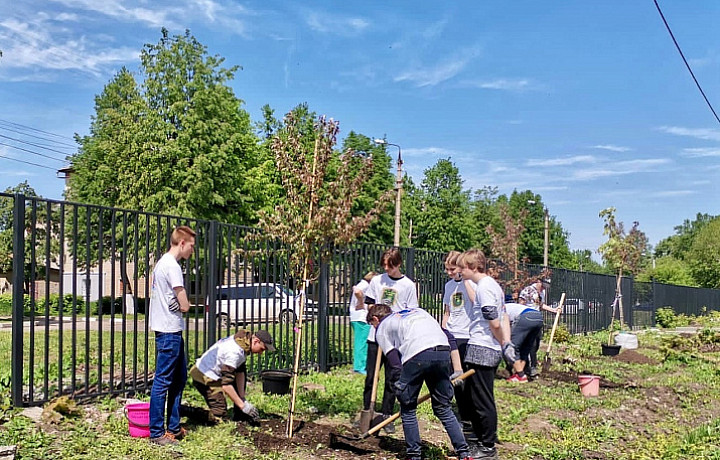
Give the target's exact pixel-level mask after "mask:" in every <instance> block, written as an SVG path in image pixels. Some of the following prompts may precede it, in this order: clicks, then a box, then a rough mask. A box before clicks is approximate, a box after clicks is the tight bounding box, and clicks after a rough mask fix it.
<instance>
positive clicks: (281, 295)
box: [205, 283, 317, 326]
mask: <svg viewBox="0 0 720 460" xmlns="http://www.w3.org/2000/svg"><path fill="white" fill-rule="evenodd" d="M209 306H210V301H209V299H206V305H205V313H206V317H207V315H209V312H210V307H209ZM216 314H217V318H218V320H219V321H220V323H221V324H222V325H223V326H226V325H227V324H232V325H235V324H238V325H245V324H250V323H260V322H275V321H279V322H281V323H290V324H292V323H294V322H295V321H297V319H298V317H299V314H300V298H299V297H298V295H297V294H296V293H295V292H294V291H292V290H291V289H289V288H287V287H285V286H283V285H281V284H277V283H253V284H237V285H232V286H219V287H218V288H217V302H216ZM315 316H317V303H316V302H314V301H312V300H307V301H306V302H305V311H304V314H303V319H304V320H305V321H308V320H312V319H314V318H315Z"/></svg>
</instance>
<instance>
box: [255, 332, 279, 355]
mask: <svg viewBox="0 0 720 460" xmlns="http://www.w3.org/2000/svg"><path fill="white" fill-rule="evenodd" d="M255 337H257V338H258V339H260V341H261V342H262V343H264V344H265V349H266V350H267V351H270V352H273V351H275V345H274V343H275V341H274V340H273V338H272V336H271V335H270V333H269V332H268V331H265V330H259V331H255Z"/></svg>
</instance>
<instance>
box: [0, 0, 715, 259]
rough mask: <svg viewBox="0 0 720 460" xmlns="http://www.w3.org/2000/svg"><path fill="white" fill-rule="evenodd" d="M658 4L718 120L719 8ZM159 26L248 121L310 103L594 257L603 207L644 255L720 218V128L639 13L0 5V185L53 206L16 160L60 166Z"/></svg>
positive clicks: (48, 185) (413, 164) (550, 7)
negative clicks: (226, 83)
mask: <svg viewBox="0 0 720 460" xmlns="http://www.w3.org/2000/svg"><path fill="white" fill-rule="evenodd" d="M659 2H660V5H661V7H662V9H663V12H664V13H665V16H666V18H667V20H668V22H669V24H670V26H671V28H672V30H673V32H674V33H675V36H676V38H677V40H678V42H679V43H680V46H681V47H682V49H683V51H684V53H685V56H686V57H687V58H688V60H689V62H690V64H691V66H692V68H693V71H694V72H695V75H696V76H697V78H698V80H699V81H700V83H701V85H702V86H703V89H704V90H705V92H706V94H707V96H708V98H709V100H710V101H711V102H712V103H713V104H714V105H715V108H716V110H720V78H718V76H719V75H720V28H718V27H717V23H718V20H720V2H717V1H715V0H698V1H693V2H686V1H680V0H659ZM161 27H166V28H168V29H169V30H170V32H171V33H173V34H179V33H182V32H183V31H184V30H185V29H186V28H188V29H190V31H191V32H192V33H193V35H195V36H196V37H197V38H198V40H200V42H202V43H203V44H205V45H206V46H208V49H209V52H210V53H211V54H219V55H221V56H223V57H225V58H226V63H227V64H228V65H236V64H237V65H240V66H242V70H240V71H238V73H237V74H236V78H235V80H234V81H233V82H232V86H233V88H234V90H235V93H236V95H237V96H238V97H240V98H241V99H243V100H244V101H245V108H246V109H247V110H248V111H249V112H250V115H251V117H252V118H253V120H259V119H260V107H262V106H263V105H264V104H270V106H271V107H273V108H274V109H275V110H276V112H277V113H278V114H282V113H285V112H286V111H288V110H289V109H291V108H292V107H293V106H295V105H297V104H298V103H301V102H307V103H308V104H309V106H310V108H311V109H312V110H314V111H316V112H317V113H319V114H326V115H327V116H329V117H332V118H335V119H337V120H340V123H341V125H340V126H341V129H342V131H341V134H342V133H344V134H347V133H348V132H349V131H350V130H354V131H356V132H360V133H363V134H365V135H368V136H371V137H383V136H386V137H387V139H388V141H389V142H393V143H396V144H399V145H400V146H402V153H403V159H404V161H405V167H406V170H407V171H408V173H409V174H410V175H411V176H412V177H413V178H414V179H415V181H416V182H419V181H420V180H421V179H422V174H423V171H424V170H425V169H426V168H428V167H430V166H432V165H433V164H434V163H435V162H436V161H437V160H438V159H441V158H450V159H451V160H452V161H453V162H454V163H455V164H456V165H457V166H458V167H459V169H460V172H461V175H462V177H463V179H464V180H465V185H466V187H467V188H472V189H477V188H480V187H482V186H485V185H491V186H497V187H498V188H499V190H500V192H501V193H510V192H512V190H513V189H518V190H525V189H528V188H529V189H531V190H533V191H534V192H536V193H539V194H541V195H542V197H543V200H544V201H545V203H546V204H547V206H548V208H549V212H550V214H551V215H553V216H556V218H557V219H558V220H559V221H560V222H561V223H562V225H563V227H564V228H565V229H567V230H568V231H569V232H570V242H571V247H572V248H573V249H586V248H587V249H592V250H595V249H596V248H597V246H598V245H599V244H601V243H602V242H603V240H604V238H603V236H602V221H601V220H600V219H599V218H598V212H599V211H600V210H601V209H603V208H605V207H608V206H615V207H616V208H617V209H618V217H619V219H620V220H623V221H625V222H626V224H627V225H630V224H631V222H632V221H634V220H637V221H639V222H640V228H641V229H642V230H644V231H645V232H646V233H647V235H648V236H649V238H650V242H651V243H652V244H656V243H657V242H658V241H659V240H660V239H662V238H664V237H666V236H669V235H671V234H672V233H673V227H674V226H676V225H679V224H681V223H682V221H683V220H684V219H688V218H690V219H692V218H694V216H695V214H696V213H697V212H707V213H710V214H720V205H719V204H718V199H717V198H718V186H717V182H718V175H719V174H718V173H719V172H720V125H719V124H718V123H717V121H716V120H715V119H714V117H713V115H712V114H711V112H710V110H709V109H708V107H707V106H706V105H705V102H704V101H703V99H702V97H701V95H700V94H699V92H698V90H697V88H696V87H695V84H694V82H693V81H692V79H691V77H690V75H689V73H688V72H687V70H686V68H685V67H684V65H683V63H682V60H681V58H680V56H679V55H678V53H677V51H676V50H675V48H674V45H673V43H672V41H671V39H670V37H669V35H668V33H667V31H666V30H665V27H664V25H663V23H662V21H661V19H660V16H659V15H658V13H657V10H656V9H655V5H654V4H653V2H652V0H644V1H641V0H636V1H627V0H607V1H602V2H588V1H580V0H575V1H563V2H538V1H519V0H516V1H513V2H500V1H493V2H491V1H482V2H422V3H421V2H415V1H413V2H411V1H395V2H386V1H382V2H381V1H375V0H372V1H363V2H316V1H303V2H278V1H262V2H259V1H258V2H239V1H235V0H175V1H172V2H170V1H165V0H158V1H152V2H151V1H144V0H132V1H124V0H102V1H98V0H43V1H37V0H24V1H22V2H18V1H13V2H10V1H8V0H0V49H1V50H2V52H3V57H2V58H0V136H4V137H0V156H3V157H6V158H0V165H2V166H1V167H0V189H5V188H6V187H8V186H13V185H16V184H17V183H19V182H21V181H22V180H26V179H27V180H28V181H29V182H30V185H32V186H33V187H34V188H35V189H36V190H37V192H38V193H40V194H41V195H43V196H46V197H50V198H60V197H61V194H62V188H63V183H62V181H61V180H60V179H57V178H56V177H55V172H54V171H53V170H52V168H59V167H62V166H63V164H62V162H58V161H55V160H52V159H50V158H46V157H41V156H38V155H34V154H31V153H29V152H25V151H22V150H19V149H18V148H17V147H21V148H25V149H26V150H31V151H34V152H36V153H43V154H45V155H47V156H50V157H55V158H57V157H63V154H61V153H58V152H67V153H70V152H72V151H73V148H72V147H71V146H72V144H73V141H72V136H73V135H74V133H79V134H87V132H88V127H89V124H90V117H91V115H92V113H93V98H94V96H95V95H97V94H99V93H100V92H101V90H102V88H103V86H104V84H105V83H107V82H108V80H109V79H110V78H111V77H112V75H113V74H114V73H115V72H117V71H118V69H119V68H120V67H121V66H126V67H128V68H129V69H131V70H137V68H138V63H139V59H138V56H139V52H140V50H141V48H142V46H143V44H145V43H156V42H157V41H158V40H159V38H160V29H161ZM11 123H14V124H11ZM18 125H21V126H18ZM26 127H31V128H34V129H38V130H42V131H46V132H47V133H52V134H54V135H49V134H45V133H40V132H37V131H29V130H28V129H27V128H26ZM27 134H32V135H34V136H36V137H28V136H27ZM55 135H56V136H55ZM58 136H59V137H58ZM40 137H44V138H48V139H52V140H53V141H55V142H52V143H51V142H48V141H46V140H43V139H40ZM9 138H12V139H9ZM13 139H20V140H23V141H25V142H33V143H35V144H38V145H45V146H51V148H53V149H54V150H56V151H57V152H55V151H50V150H46V149H43V148H41V147H38V146H34V145H31V144H27V143H19V142H18V141H16V140H13ZM57 142H62V143H64V144H65V145H63V144H58V143H57ZM1 144H10V145H12V146H13V147H10V146H7V145H1ZM391 154H392V155H393V156H394V155H395V151H394V150H393V151H392V153H391ZM8 158H15V159H20V160H23V161H29V162H33V163H38V164H40V165H42V166H45V167H44V168H43V167H37V166H31V165H28V164H23V163H19V162H16V161H12V160H9V159H8ZM48 168H50V169H48Z"/></svg>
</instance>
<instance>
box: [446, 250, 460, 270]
mask: <svg viewBox="0 0 720 460" xmlns="http://www.w3.org/2000/svg"><path fill="white" fill-rule="evenodd" d="M458 257H460V251H450V252H448V253H447V255H446V256H445V260H444V262H445V268H449V267H455V266H456V265H457V260H458Z"/></svg>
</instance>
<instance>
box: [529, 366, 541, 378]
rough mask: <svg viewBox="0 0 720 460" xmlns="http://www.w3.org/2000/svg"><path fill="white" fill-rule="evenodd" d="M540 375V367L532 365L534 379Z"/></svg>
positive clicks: (531, 375) (531, 373)
mask: <svg viewBox="0 0 720 460" xmlns="http://www.w3.org/2000/svg"><path fill="white" fill-rule="evenodd" d="M538 375H540V372H538V368H537V367H534V366H533V367H531V368H530V378H532V379H534V378H536V377H537V376H538Z"/></svg>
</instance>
